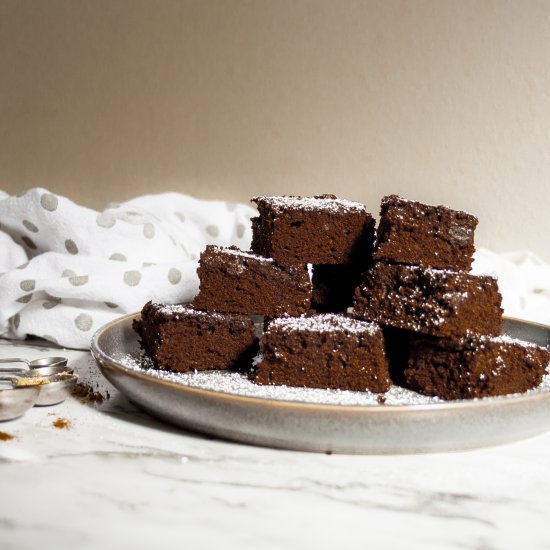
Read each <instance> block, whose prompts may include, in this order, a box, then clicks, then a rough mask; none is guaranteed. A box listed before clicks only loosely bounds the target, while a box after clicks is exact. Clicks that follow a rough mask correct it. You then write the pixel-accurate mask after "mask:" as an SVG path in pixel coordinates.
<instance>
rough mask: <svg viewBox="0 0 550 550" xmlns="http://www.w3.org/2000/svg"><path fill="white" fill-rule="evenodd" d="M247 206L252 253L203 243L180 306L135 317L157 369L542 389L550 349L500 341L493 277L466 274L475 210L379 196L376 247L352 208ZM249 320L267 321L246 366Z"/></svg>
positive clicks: (454, 388)
mask: <svg viewBox="0 0 550 550" xmlns="http://www.w3.org/2000/svg"><path fill="white" fill-rule="evenodd" d="M253 201H254V202H255V203H256V204H257V206H258V211H259V215H258V217H256V218H253V219H252V230H253V238H252V250H251V251H241V250H238V249H237V248H235V247H229V248H221V247H217V246H207V247H206V250H205V251H204V252H203V254H202V255H201V258H200V263H199V269H198V275H199V279H200V291H199V293H198V295H197V296H196V298H195V300H194V301H193V303H192V305H191V306H184V305H170V306H166V305H162V304H154V303H149V304H146V306H145V307H144V309H143V311H142V315H141V319H139V320H137V321H136V322H135V324H134V326H135V329H136V330H137V332H138V333H139V334H140V336H141V343H142V347H143V348H144V349H145V351H146V352H147V353H148V355H149V356H150V357H151V358H152V360H153V362H154V364H155V365H156V366H157V367H158V368H165V369H170V370H174V371H184V372H185V371H191V370H206V369H241V370H242V369H246V370H247V371H249V372H251V376H252V378H253V380H254V381H255V382H256V383H259V384H286V385H290V386H306V387H315V388H331V389H344V390H354V391H367V390H368V391H372V392H377V393H383V392H385V391H387V390H388V389H389V387H390V385H391V381H393V382H394V383H399V384H402V385H406V386H408V387H410V388H412V389H415V390H417V391H420V392H422V393H425V394H428V395H437V396H439V397H442V398H444V399H455V398H463V397H477V396H484V395H498V394H503V393H511V392H516V391H524V390H526V389H528V388H531V387H534V386H536V385H537V384H538V383H539V382H540V380H541V378H542V375H543V374H544V371H545V367H546V365H547V364H548V361H549V360H550V354H549V353H548V351H547V350H544V349H542V348H539V347H537V346H534V345H528V344H525V343H520V342H518V341H513V340H510V339H506V338H503V337H498V334H499V333H500V330H501V328H502V310H501V309H500V302H501V297H500V294H499V292H498V288H497V284H496V280H495V279H494V278H492V277H482V276H475V275H472V274H470V273H468V270H469V269H470V266H471V262H472V254H473V251H474V246H473V236H474V230H475V227H476V225H477V219H476V218H475V217H474V216H472V215H470V214H467V213H465V212H457V211H453V210H450V209H448V208H445V207H441V206H437V207H436V206H428V205H424V204H420V203H418V202H410V201H406V200H404V199H401V198H399V197H397V196H390V197H386V198H385V199H384V200H383V202H382V210H381V219H380V224H379V226H378V231H377V238H376V243H375V242H374V241H375V233H374V230H375V224H374V220H373V217H372V216H371V215H370V214H369V213H368V212H367V210H366V208H365V206H364V205H362V204H360V203H357V202H351V201H347V200H342V199H338V198H336V197H335V196H334V195H322V196H318V197H308V198H301V197H255V198H254V199H253ZM351 306H353V307H351ZM347 310H349V313H348V312H347ZM251 316H263V317H264V319H265V326H264V332H263V335H262V338H261V351H262V354H261V358H260V360H258V361H256V366H255V368H254V369H253V370H251V369H250V367H251V364H252V358H253V357H254V356H255V355H256V353H257V351H258V349H259V341H258V338H257V337H256V335H255V331H254V324H253V321H252V318H251ZM390 378H391V379H390Z"/></svg>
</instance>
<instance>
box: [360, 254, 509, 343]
mask: <svg viewBox="0 0 550 550" xmlns="http://www.w3.org/2000/svg"><path fill="white" fill-rule="evenodd" d="M501 299H502V298H501V295H500V293H499V291H498V286H497V281H496V279H495V278H494V277H490V276H481V275H471V274H469V273H465V272H458V271H448V270H441V269H430V268H428V269H424V268H422V267H419V266H407V265H397V264H386V263H383V262H379V263H377V264H376V265H375V266H374V267H373V268H372V269H371V270H370V271H368V272H367V274H366V275H365V279H364V281H363V283H362V284H361V285H359V286H358V287H357V289H356V291H355V298H354V309H353V315H354V316H355V317H357V318H360V319H366V320H369V321H376V322H378V323H381V324H383V325H389V326H392V327H395V328H401V329H406V330H410V331H413V332H420V333H424V334H431V335H433V336H465V335H467V334H468V333H475V334H487V335H492V336H497V335H498V334H500V331H501V328H502V324H503V323H502V309H501V308H500V304H501Z"/></svg>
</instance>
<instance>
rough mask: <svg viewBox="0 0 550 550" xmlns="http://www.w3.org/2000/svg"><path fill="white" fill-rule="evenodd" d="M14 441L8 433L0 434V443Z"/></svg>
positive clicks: (12, 436) (13, 437)
mask: <svg viewBox="0 0 550 550" xmlns="http://www.w3.org/2000/svg"><path fill="white" fill-rule="evenodd" d="M12 439H15V436H14V435H11V434H9V433H8V432H0V441H11V440H12Z"/></svg>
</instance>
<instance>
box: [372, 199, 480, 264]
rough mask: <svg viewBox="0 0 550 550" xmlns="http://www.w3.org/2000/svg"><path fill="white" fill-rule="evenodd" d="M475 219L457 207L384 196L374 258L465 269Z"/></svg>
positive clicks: (469, 260)
mask: <svg viewBox="0 0 550 550" xmlns="http://www.w3.org/2000/svg"><path fill="white" fill-rule="evenodd" d="M477 223H478V220H477V218H476V217H475V216H473V215H472V214H468V213H467V212H462V211H460V210H451V209H450V208H447V207H445V206H431V205H428V204H423V203H421V202H416V201H409V200H406V199H403V198H401V197H398V196H397V195H390V196H388V197H384V198H383V199H382V206H381V211H380V223H379V224H378V230H377V239H376V247H375V251H374V259H375V260H376V261H385V262H391V263H400V264H409V265H422V266H424V267H434V268H440V269H452V270H454V271H469V270H470V267H471V265H472V257H473V253H474V231H475V228H476V226H477Z"/></svg>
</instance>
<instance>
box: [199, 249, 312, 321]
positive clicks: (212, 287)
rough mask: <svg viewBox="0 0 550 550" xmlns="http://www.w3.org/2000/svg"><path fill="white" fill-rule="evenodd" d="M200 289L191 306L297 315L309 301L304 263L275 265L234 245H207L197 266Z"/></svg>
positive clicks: (272, 314) (220, 310) (308, 279)
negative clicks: (226, 246)
mask: <svg viewBox="0 0 550 550" xmlns="http://www.w3.org/2000/svg"><path fill="white" fill-rule="evenodd" d="M197 272H198V275H199V279H200V290H199V293H198V294H197V296H196V297H195V299H194V300H193V306H194V307H196V308H198V309H205V310H208V311H219V312H225V313H246V314H249V315H265V316H268V317H277V316H279V315H283V314H285V313H286V314H288V315H301V314H302V313H305V312H306V311H307V310H308V309H309V307H310V304H311V281H310V278H309V274H308V271H307V266H306V265H305V264H303V265H279V264H277V263H275V262H274V261H273V260H272V259H271V258H264V257H263V256H259V255H257V254H251V253H248V252H242V251H240V250H238V249H237V248H235V247H230V248H220V247H217V246H214V245H209V246H207V247H206V250H205V251H204V252H203V253H202V254H201V257H200V261H199V268H198V270H197Z"/></svg>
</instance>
